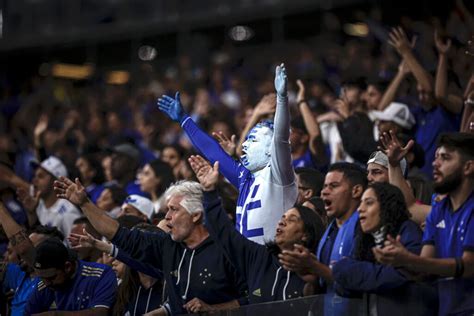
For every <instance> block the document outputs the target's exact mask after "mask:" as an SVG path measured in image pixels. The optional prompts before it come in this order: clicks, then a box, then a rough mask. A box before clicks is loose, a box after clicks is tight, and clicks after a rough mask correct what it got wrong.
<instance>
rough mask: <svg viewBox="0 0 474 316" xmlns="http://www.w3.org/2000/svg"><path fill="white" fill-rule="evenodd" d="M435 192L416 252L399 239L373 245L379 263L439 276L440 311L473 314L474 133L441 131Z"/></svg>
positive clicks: (435, 175) (437, 151) (435, 165)
mask: <svg viewBox="0 0 474 316" xmlns="http://www.w3.org/2000/svg"><path fill="white" fill-rule="evenodd" d="M433 179H434V184H433V186H434V190H435V192H436V193H438V196H436V197H435V198H433V202H432V206H431V212H430V214H429V215H428V217H427V218H426V225H425V231H424V235H423V248H422V249H421V253H420V255H419V256H418V255H416V254H413V253H411V252H410V251H408V250H407V249H406V247H405V246H404V245H403V242H402V240H401V237H399V236H390V237H387V239H388V240H387V241H386V242H385V246H384V247H383V248H382V249H376V251H375V255H376V258H377V260H378V261H379V262H381V263H384V264H389V265H392V266H395V267H400V268H404V269H406V270H408V271H412V272H414V273H423V274H429V275H434V276H436V277H437V279H438V282H437V283H438V295H439V298H440V300H439V315H472V314H473V313H474V134H472V133H449V134H442V135H441V136H440V138H439V141H438V148H437V150H436V156H435V160H434V161H433Z"/></svg>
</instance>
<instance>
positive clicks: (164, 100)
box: [158, 92, 239, 187]
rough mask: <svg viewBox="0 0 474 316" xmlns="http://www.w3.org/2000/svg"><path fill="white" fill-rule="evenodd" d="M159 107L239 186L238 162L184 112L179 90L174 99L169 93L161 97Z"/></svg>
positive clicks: (197, 147)
mask: <svg viewBox="0 0 474 316" xmlns="http://www.w3.org/2000/svg"><path fill="white" fill-rule="evenodd" d="M158 107H159V109H160V110H161V111H163V112H164V113H166V114H167V115H168V116H169V117H170V118H171V119H172V120H173V121H175V122H177V123H179V124H181V127H182V128H183V129H184V131H185V132H186V134H187V135H188V136H189V139H190V140H191V142H192V143H193V146H194V147H195V148H196V149H197V150H198V151H200V152H201V153H202V154H203V155H204V156H205V157H206V158H207V159H208V160H209V161H211V162H212V163H214V162H215V161H219V162H220V163H221V166H222V168H221V171H222V174H223V175H224V176H225V177H226V178H227V180H229V181H230V182H231V183H232V184H233V185H234V186H235V187H238V175H239V174H238V163H237V162H236V161H235V160H234V159H232V157H231V156H229V155H228V154H227V153H226V152H225V151H224V150H223V149H222V147H221V146H220V145H219V143H218V142H217V141H216V140H215V139H214V138H212V137H211V136H209V135H208V134H207V133H205V132H204V131H202V130H201V129H200V128H199V127H198V126H197V125H196V123H195V122H194V121H193V120H192V119H191V117H190V116H189V115H187V114H186V113H185V112H184V109H183V106H182V104H181V100H180V97H179V92H176V95H175V98H174V99H173V98H171V97H169V96H167V95H164V96H162V97H161V98H159V99H158Z"/></svg>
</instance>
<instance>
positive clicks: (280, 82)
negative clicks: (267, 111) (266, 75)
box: [275, 63, 288, 97]
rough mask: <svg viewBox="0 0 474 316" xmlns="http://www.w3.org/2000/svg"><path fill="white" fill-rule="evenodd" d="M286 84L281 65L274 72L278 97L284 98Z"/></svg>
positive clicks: (283, 66)
mask: <svg viewBox="0 0 474 316" xmlns="http://www.w3.org/2000/svg"><path fill="white" fill-rule="evenodd" d="M287 83H288V79H287V77H286V68H285V64H283V63H282V64H281V65H280V66H277V67H276V71H275V89H276V91H277V94H278V96H280V97H286V94H287V92H286V85H287Z"/></svg>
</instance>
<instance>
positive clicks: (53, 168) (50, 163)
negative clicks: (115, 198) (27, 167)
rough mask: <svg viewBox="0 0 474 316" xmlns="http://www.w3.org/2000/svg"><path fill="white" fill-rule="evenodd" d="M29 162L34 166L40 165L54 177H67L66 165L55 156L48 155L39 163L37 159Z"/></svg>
mask: <svg viewBox="0 0 474 316" xmlns="http://www.w3.org/2000/svg"><path fill="white" fill-rule="evenodd" d="M31 164H32V165H33V166H34V167H36V168H37V167H41V168H43V169H44V170H46V171H47V172H49V173H50V174H52V175H53V176H55V177H56V178H59V177H67V176H68V173H67V169H66V166H65V165H64V164H63V162H62V161H61V160H60V159H59V158H57V157H55V156H49V157H48V158H46V159H45V160H43V161H42V162H41V163H40V164H39V163H38V162H37V161H32V162H31Z"/></svg>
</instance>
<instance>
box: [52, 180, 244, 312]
mask: <svg viewBox="0 0 474 316" xmlns="http://www.w3.org/2000/svg"><path fill="white" fill-rule="evenodd" d="M54 189H55V191H56V193H57V195H58V197H60V198H64V199H67V200H69V201H70V202H71V203H73V204H75V205H77V206H79V207H80V208H81V209H82V210H83V212H84V214H85V215H86V216H87V218H88V219H89V221H90V222H91V224H92V225H93V226H94V228H95V229H96V230H97V231H98V232H99V233H100V234H102V235H103V236H105V237H106V238H107V239H109V240H111V241H112V243H113V244H114V247H116V248H117V249H118V250H117V249H114V250H113V252H114V253H115V254H117V251H120V252H122V251H123V252H125V253H127V254H128V255H129V256H130V257H132V258H133V259H135V260H138V261H141V262H142V263H145V264H152V265H154V266H155V267H156V268H157V269H159V270H161V271H162V272H163V275H164V279H165V280H166V287H167V288H166V292H167V293H168V295H169V310H168V312H169V313H171V314H172V315H174V314H183V313H186V312H192V313H196V312H202V311H210V310H211V309H212V310H218V309H226V308H230V307H238V306H239V305H240V302H241V301H239V300H238V299H239V298H242V297H244V294H243V293H244V290H245V289H246V285H245V284H244V282H243V281H241V279H239V278H238V277H236V276H237V273H236V271H235V268H234V266H233V265H232V263H231V262H230V261H229V260H228V258H227V257H226V256H225V255H224V253H223V251H222V249H221V247H220V246H219V245H218V244H217V243H216V242H215V241H214V239H212V238H210V237H209V233H208V231H207V229H206V228H205V227H204V225H203V216H204V214H203V210H204V207H203V205H202V196H203V193H202V188H201V185H200V184H199V183H197V182H192V181H181V182H177V183H175V184H174V185H172V186H171V187H170V188H169V189H168V190H167V191H166V192H165V197H166V202H167V207H168V212H167V213H166V220H167V226H168V228H169V234H166V233H164V232H163V233H147V232H142V231H140V230H128V229H126V228H124V227H119V223H118V222H117V221H116V220H114V219H112V218H111V217H109V216H107V214H106V213H105V212H103V211H102V210H100V209H99V208H98V207H97V206H95V205H94V203H92V202H91V200H90V199H89V198H88V197H87V193H86V191H85V189H84V186H83V185H82V184H81V183H80V182H79V180H78V179H76V180H75V182H72V181H71V180H69V179H67V178H64V177H62V178H60V179H59V180H58V181H56V182H55V183H54ZM242 302H246V299H245V298H244V299H243V300H242Z"/></svg>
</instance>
